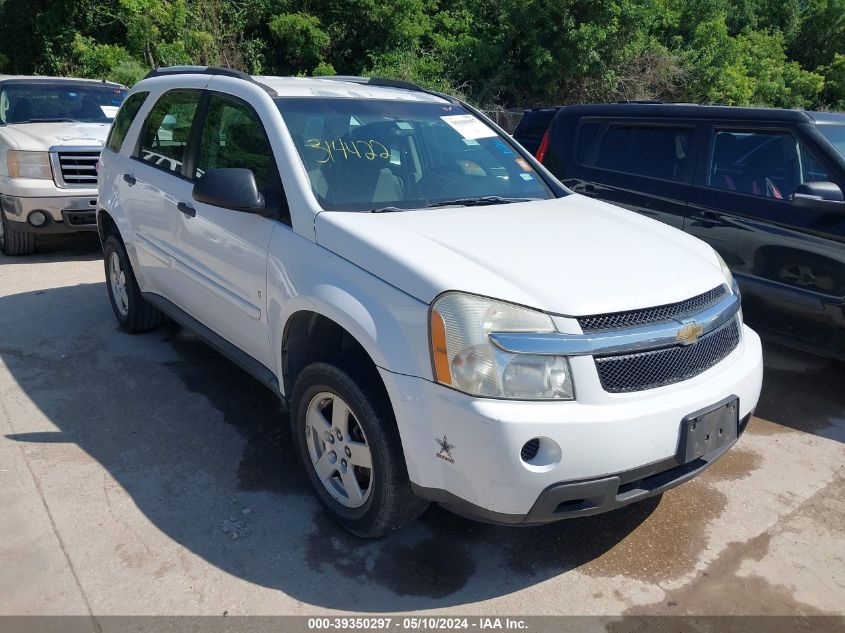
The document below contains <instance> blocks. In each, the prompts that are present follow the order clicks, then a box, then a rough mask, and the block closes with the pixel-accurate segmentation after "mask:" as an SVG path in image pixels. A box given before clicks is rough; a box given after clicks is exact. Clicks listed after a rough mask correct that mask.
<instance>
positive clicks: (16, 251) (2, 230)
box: [0, 209, 35, 255]
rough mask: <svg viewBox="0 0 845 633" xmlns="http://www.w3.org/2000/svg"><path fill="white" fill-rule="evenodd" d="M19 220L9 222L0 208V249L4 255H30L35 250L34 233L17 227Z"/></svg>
mask: <svg viewBox="0 0 845 633" xmlns="http://www.w3.org/2000/svg"><path fill="white" fill-rule="evenodd" d="M19 224H20V222H9V220H7V219H6V214H5V213H4V212H3V210H2V209H0V250H1V251H3V254H4V255H32V254H33V253H34V252H35V233H33V232H32V231H22V230H20V229H19V228H17V225H19Z"/></svg>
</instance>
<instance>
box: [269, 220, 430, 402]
mask: <svg viewBox="0 0 845 633" xmlns="http://www.w3.org/2000/svg"><path fill="white" fill-rule="evenodd" d="M303 310H307V311H311V312H316V313H317V314H320V315H322V316H325V317H326V318H328V319H331V320H332V321H334V322H335V323H337V324H338V325H340V326H341V327H343V328H344V329H345V330H346V331H347V332H349V333H350V334H351V335H352V336H353V337H354V338H355V339H356V340H357V341H358V343H359V344H360V345H361V346H362V347H363V348H364V351H366V352H367V354H369V356H370V358H371V359H372V360H373V362H374V363H375V364H376V365H377V366H378V367H380V368H381V369H385V370H387V371H390V372H394V373H400V374H406V375H409V376H417V377H421V378H426V379H431V376H432V374H431V363H430V360H429V359H430V354H429V345H428V305H426V304H425V303H423V302H421V301H419V300H418V299H415V298H414V297H411V296H410V295H408V294H406V293H404V292H402V291H401V290H399V289H397V288H395V287H393V286H391V285H389V284H388V283H386V282H385V281H383V280H382V279H379V278H378V277H376V276H375V275H373V274H371V273H369V272H367V271H365V270H363V269H362V268H359V267H358V266H356V265H354V264H352V263H350V262H349V261H347V260H345V259H343V258H341V257H338V256H337V255H335V254H333V253H332V252H330V251H328V250H327V249H325V248H323V247H322V246H319V245H318V244H315V243H314V242H312V241H310V240H309V239H307V238H304V237H302V236H300V235H298V234H296V233H294V232H293V231H292V230H290V229H289V228H288V227H284V226H279V227H277V229H276V230H275V231H274V232H273V237H272V238H271V240H270V248H269V251H268V260H267V321H268V327H269V336H270V345H271V349H273V350H275V351H276V352H277V353H276V367H275V370H276V374H277V376H278V377H279V384H280V385H284V372H283V368H282V358H281V349H282V344H283V337H284V333H285V329H286V326H287V323H288V321H289V320H290V318H291V317H292V316H293V315H294V314H296V313H297V312H300V311H303ZM282 389H283V390H284V387H282Z"/></svg>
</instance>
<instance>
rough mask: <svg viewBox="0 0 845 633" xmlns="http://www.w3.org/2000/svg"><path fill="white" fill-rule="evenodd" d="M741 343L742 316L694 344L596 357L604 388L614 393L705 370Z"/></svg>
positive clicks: (662, 383) (651, 386)
mask: <svg viewBox="0 0 845 633" xmlns="http://www.w3.org/2000/svg"><path fill="white" fill-rule="evenodd" d="M738 344H739V325H738V319H731V320H730V321H728V322H727V323H725V324H724V325H723V326H721V327H719V328H717V329H715V330H713V331H712V332H710V333H708V334H706V335H705V336H702V337H701V338H700V339H699V340H698V342H696V343H693V344H692V345H687V346H677V347H668V348H664V349H656V350H650V351H647V352H637V353H634V354H623V355H618V356H596V357H595V362H596V369H597V370H598V373H599V379H600V380H601V384H602V387H604V390H605V391H608V392H610V393H628V392H631V391H643V390H645V389H655V388H657V387H663V386H665V385H671V384H673V383H676V382H681V381H682V380H689V379H690V378H693V377H695V376H697V375H699V374H701V373H703V372H704V371H706V370H708V369H710V368H711V367H713V366H714V365H715V364H716V363H718V362H719V361H721V360H723V359H725V358H726V357H727V356H728V354H730V353H731V352H732V351H733V350H734V349H736V346H737V345H738Z"/></svg>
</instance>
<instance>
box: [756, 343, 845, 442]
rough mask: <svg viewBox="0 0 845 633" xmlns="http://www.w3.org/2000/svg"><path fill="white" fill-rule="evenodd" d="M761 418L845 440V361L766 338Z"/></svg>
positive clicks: (758, 412)
mask: <svg viewBox="0 0 845 633" xmlns="http://www.w3.org/2000/svg"><path fill="white" fill-rule="evenodd" d="M763 358H764V360H765V365H766V366H765V373H764V376H763V391H762V393H761V395H760V404H759V405H758V407H757V410H756V411H755V415H756V416H757V417H758V418H762V419H763V420H767V421H769V422H774V423H775V424H779V425H781V426H785V427H789V428H792V429H795V430H796V431H804V432H805V433H812V434H814V435H818V436H820V437H826V438H830V439H835V440H838V441H840V442H845V389H843V385H845V363H841V362H836V361H834V360H830V359H826V358H821V357H819V356H814V355H812V354H807V353H805V352H800V351H797V350H793V349H790V348H787V347H783V346H781V345H778V344H775V343H770V342H764V344H763Z"/></svg>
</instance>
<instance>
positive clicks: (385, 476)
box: [291, 362, 428, 538]
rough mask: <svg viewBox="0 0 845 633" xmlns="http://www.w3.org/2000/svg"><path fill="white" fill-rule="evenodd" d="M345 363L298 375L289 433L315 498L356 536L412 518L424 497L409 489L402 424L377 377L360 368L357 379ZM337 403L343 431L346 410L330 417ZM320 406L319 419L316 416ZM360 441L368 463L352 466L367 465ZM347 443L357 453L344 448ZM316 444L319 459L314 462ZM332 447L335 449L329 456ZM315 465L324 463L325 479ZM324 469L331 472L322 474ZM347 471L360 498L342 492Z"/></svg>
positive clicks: (386, 530) (368, 535)
mask: <svg viewBox="0 0 845 633" xmlns="http://www.w3.org/2000/svg"><path fill="white" fill-rule="evenodd" d="M346 367H350V364H348V363H343V362H341V363H340V364H339V365H334V364H328V363H313V364H311V365H308V366H307V367H306V368H305V369H304V370H303V371H302V373H301V374H300V375H299V378H298V379H297V381H296V384H295V385H294V389H293V397H292V400H291V401H292V404H293V407H292V409H291V424H292V426H293V429H292V431H293V438H294V441H295V442H296V445H297V449H298V452H299V454H300V457H301V459H302V463H303V465H304V466H305V470H306V472H307V473H308V479H309V480H310V481H311V484H312V485H313V486H314V490H315V491H316V493H317V498H318V499H319V500H320V502H321V504H322V505H323V507H324V508H325V509H326V510H327V511H328V513H329V514H330V515H331V516H332V518H334V519H335V520H336V521H337V522H338V523H340V525H342V526H343V527H344V528H346V529H347V530H349V531H350V532H352V533H353V534H356V535H357V536H361V537H364V538H375V537H379V536H384V535H385V534H387V533H389V532H391V531H393V530H396V529H398V528H400V527H402V526H403V525H405V524H406V523H408V522H410V521H413V520H414V519H416V518H417V517H418V516H419V515H420V514H422V513H423V511H424V510H425V509H426V508H427V507H428V502H427V501H425V500H423V499H420V498H419V497H417V496H416V495H415V494H414V493H413V491H412V490H411V482H410V480H409V479H408V471H407V469H406V467H405V456H404V454H403V452H402V444H401V442H400V440H399V430H398V429H397V428H396V421H395V419H394V417H393V413H392V411H391V407H390V404H389V402H387V401H386V396H384V395H383V389H381V388H379V387H380V385H378V384H377V383H376V382H375V381H376V379H377V375H376V376H373V377H368V376H370V375H371V374H372V372H367V371H366V368H364V370H363V371H357V370H356V371H354V375H355V376H358V377H359V378H358V379H357V380H356V379H354V378H352V375H353V372H350V371H349V370H348V369H346ZM328 400H331V401H330V402H328ZM338 402H340V403H341V405H343V404H346V405H347V406H348V411H349V413H350V414H351V416H349V417H346V422H347V423H346V427H347V428H346V430H345V431H344V430H343V429H342V426H343V423H342V422H339V420H342V419H343V418H344V416H343V415H340V414H339V415H337V416H335V412H336V407H337V406H338V405H337V403H338ZM323 407H325V408H323ZM337 411H342V409H341V408H337ZM317 412H318V413H319V414H321V415H322V418H318V417H315V414H316V413H317ZM315 420H316V422H315ZM320 425H322V426H320ZM318 427H319V429H318ZM338 428H340V429H341V434H342V435H344V437H343V438H341V437H340V436H339V435H338V434H337V430H338ZM306 429H308V430H306ZM330 437H331V438H333V439H331V441H330V442H329V441H328V438H330ZM362 440H363V443H362ZM362 446H364V448H365V449H366V451H367V453H368V454H369V456H370V463H371V468H369V469H368V468H366V466H361V465H355V466H354V467H353V465H352V462H353V461H355V460H359V461H358V463H359V464H366V461H367V460H366V459H362V455H364V453H363V452H362V448H361V447H362ZM350 447H351V448H352V449H354V452H351V451H349V452H347V449H348V448H350ZM321 450H322V459H317V460H316V462H315V458H316V457H317V456H318V455H319V454H320V452H321ZM332 452H334V453H335V454H336V455H337V457H336V460H335V461H334V462H332V461H331V455H332ZM344 455H346V456H347V457H348V458H349V461H348V462H347V461H346V459H345V458H344ZM323 459H328V461H327V462H323ZM317 463H321V464H323V466H324V470H322V471H321V472H323V473H324V476H322V477H321V476H320V475H318V466H317V465H316V464H317ZM341 471H344V472H343V474H342V472H341ZM325 473H330V474H329V475H328V477H326V476H325ZM350 476H351V477H352V478H353V479H354V483H353V484H352V485H355V484H357V488H358V489H359V491H360V492H361V497H360V498H358V497H357V495H355V494H349V493H348V492H347V491H348V490H349V488H348V487H347V484H348V482H349V481H350V479H349V477H350ZM324 481H326V482H327V483H323V482H324ZM344 492H346V494H345V496H344Z"/></svg>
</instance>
